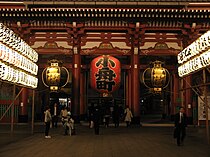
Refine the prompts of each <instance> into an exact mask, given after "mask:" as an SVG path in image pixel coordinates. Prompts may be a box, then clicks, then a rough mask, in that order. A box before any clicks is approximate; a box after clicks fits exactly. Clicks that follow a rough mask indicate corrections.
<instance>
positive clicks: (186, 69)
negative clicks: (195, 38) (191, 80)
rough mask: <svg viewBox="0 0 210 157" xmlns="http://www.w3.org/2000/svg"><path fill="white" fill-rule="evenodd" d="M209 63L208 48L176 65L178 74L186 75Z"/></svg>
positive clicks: (209, 52) (209, 54)
mask: <svg viewBox="0 0 210 157" xmlns="http://www.w3.org/2000/svg"><path fill="white" fill-rule="evenodd" d="M209 65H210V49H209V50H208V51H206V52H205V53H203V54H201V55H200V56H196V57H195V58H193V59H191V60H190V61H188V62H186V63H184V64H182V65H181V66H179V67H178V74H179V76H180V77H183V76H186V75H188V74H190V73H192V72H194V71H197V70H199V69H202V68H204V67H207V66H209Z"/></svg>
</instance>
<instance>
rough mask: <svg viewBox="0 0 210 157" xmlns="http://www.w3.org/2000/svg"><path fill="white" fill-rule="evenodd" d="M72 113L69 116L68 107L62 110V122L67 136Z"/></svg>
mask: <svg viewBox="0 0 210 157" xmlns="http://www.w3.org/2000/svg"><path fill="white" fill-rule="evenodd" d="M69 116H70V112H69V114H68V110H67V107H66V106H64V107H63V109H62V110H61V122H62V124H63V127H64V130H65V135H68V128H67V125H66V124H67V122H68V120H69Z"/></svg>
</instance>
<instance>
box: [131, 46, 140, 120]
mask: <svg viewBox="0 0 210 157" xmlns="http://www.w3.org/2000/svg"><path fill="white" fill-rule="evenodd" d="M136 51H138V49H137V48H135V49H134V54H133V55H132V56H131V87H132V89H131V105H132V111H133V115H134V119H135V122H137V123H138V122H140V121H139V120H140V103H139V90H140V89H139V85H140V82H139V66H138V65H139V56H138V52H136Z"/></svg>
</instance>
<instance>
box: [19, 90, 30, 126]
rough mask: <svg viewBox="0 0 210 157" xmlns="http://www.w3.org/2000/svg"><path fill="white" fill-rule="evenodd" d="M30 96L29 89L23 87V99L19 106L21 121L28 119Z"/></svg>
mask: <svg viewBox="0 0 210 157" xmlns="http://www.w3.org/2000/svg"><path fill="white" fill-rule="evenodd" d="M28 96H29V90H28V89H27V88H23V90H22V93H21V100H20V106H19V117H18V118H19V119H18V120H19V122H27V121H28Z"/></svg>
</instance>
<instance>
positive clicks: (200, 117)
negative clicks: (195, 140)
mask: <svg viewBox="0 0 210 157" xmlns="http://www.w3.org/2000/svg"><path fill="white" fill-rule="evenodd" d="M201 99H203V100H204V96H201V98H200V97H198V120H206V111H205V103H204V101H203V100H201ZM207 100H208V106H210V96H208V97H207ZM208 115H209V116H210V110H208ZM208 119H209V118H208Z"/></svg>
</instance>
